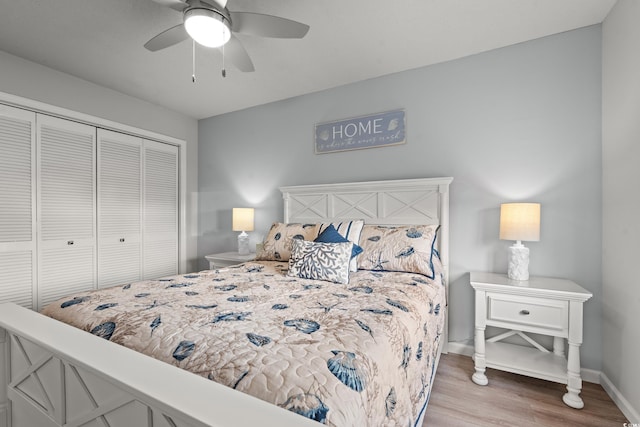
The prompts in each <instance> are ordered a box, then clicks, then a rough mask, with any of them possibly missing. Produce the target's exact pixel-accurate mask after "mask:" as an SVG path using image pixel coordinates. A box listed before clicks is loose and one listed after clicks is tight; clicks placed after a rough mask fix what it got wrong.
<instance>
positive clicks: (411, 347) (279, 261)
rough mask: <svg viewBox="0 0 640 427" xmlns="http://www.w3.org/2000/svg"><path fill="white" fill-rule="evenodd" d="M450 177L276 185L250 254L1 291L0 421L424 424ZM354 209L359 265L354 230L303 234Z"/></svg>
mask: <svg viewBox="0 0 640 427" xmlns="http://www.w3.org/2000/svg"><path fill="white" fill-rule="evenodd" d="M450 182H451V179H450V178H437V179H418V180H400V181H378V182H367V183H347V184H332V185H312V186H295V187H283V188H281V191H282V193H283V197H284V202H285V204H284V221H283V222H282V223H276V224H274V226H273V227H272V229H271V230H270V232H269V234H268V235H267V237H266V238H265V250H264V251H263V253H262V254H261V255H260V256H259V257H258V258H259V259H258V260H257V261H254V262H248V263H245V264H242V265H238V266H233V267H229V268H224V269H219V270H207V271H202V272H198V273H193V274H182V275H178V276H174V277H168V278H162V279H158V280H153V281H143V282H138V283H132V284H123V285H120V286H116V287H113V288H110V289H102V290H97V291H93V292H91V293H82V294H77V295H71V296H69V297H67V298H65V299H62V300H60V301H56V302H55V303H52V304H51V305H49V306H48V307H46V308H45V309H44V310H43V314H45V315H46V316H43V315H40V314H37V313H33V312H29V311H28V310H24V309H21V308H20V307H17V306H14V305H11V304H5V305H2V306H0V310H1V311H0V326H1V327H2V328H3V329H2V330H0V331H1V332H0V343H2V344H3V347H4V351H3V352H2V355H3V356H4V360H3V365H4V367H5V369H4V370H3V374H4V375H5V377H2V376H0V385H4V384H6V386H3V387H2V392H1V393H3V394H0V404H2V405H3V406H4V408H3V407H0V411H3V410H4V412H5V413H6V416H5V417H4V418H6V421H0V426H2V427H4V425H3V424H2V422H5V423H6V424H7V425H8V426H12V427H16V426H33V425H43V426H44V425H46V426H48V425H51V426H62V425H69V426H71V425H78V426H80V425H109V426H116V425H153V426H156V425H167V426H182V425H185V426H186V425H196V426H203V425H210V426H213V425H220V426H232V425H279V426H282V425H317V423H316V422H321V423H324V424H327V425H336V426H342V425H345V426H346V425H405V426H406V425H414V426H419V425H421V422H422V419H423V417H424V412H425V408H426V406H427V403H428V400H429V393H430V389H431V384H432V383H433V378H434V375H435V371H436V367H437V362H438V358H439V355H440V353H441V352H442V351H443V350H445V348H444V347H445V346H446V341H447V339H446V313H447V310H446V295H447V288H446V284H447V279H448V186H449V183H450ZM358 223H364V224H363V225H360V227H361V228H360V232H359V233H358V234H361V236H360V238H359V244H361V245H362V247H361V249H362V251H363V252H362V253H361V254H359V255H358V256H357V257H356V258H355V259H356V260H357V262H358V267H360V269H357V270H356V269H355V268H354V267H355V264H354V263H353V261H352V260H351V255H352V254H353V252H352V251H353V244H352V243H350V242H334V241H331V243H327V242H321V243H313V242H312V240H313V237H316V236H318V234H324V233H320V230H322V228H323V227H324V228H328V227H327V225H328V224H332V227H333V226H335V228H336V229H338V230H340V229H341V227H343V228H344V225H345V224H349V229H351V225H352V224H353V225H354V226H355V225H357V224H358ZM321 224H322V225H321ZM356 228H357V227H356ZM305 233H307V234H305ZM342 234H344V235H345V236H348V235H349V231H347V232H343V233H342ZM303 235H304V236H303ZM436 236H437V238H436ZM286 237H289V240H286ZM301 237H302V238H301ZM346 240H348V239H346ZM407 241H410V243H411V244H410V245H408V244H407ZM389 242H393V244H390V243H389ZM416 242H418V243H416ZM421 245H422V246H421ZM381 247H382V248H383V249H385V250H386V248H389V247H393V253H394V254H395V255H399V256H389V254H387V253H385V252H384V250H377V249H376V248H381ZM420 248H422V249H420ZM425 248H426V249H425ZM414 249H415V251H414ZM427 250H428V254H429V256H428V257H427V256H422V255H424V254H426V253H427V252H426V251H427ZM420 251H422V252H420ZM414 252H416V253H414ZM418 252H420V254H421V256H420V257H417V256H415V255H417V253H418ZM260 258H261V259H260ZM289 258H291V259H292V260H293V261H289ZM416 258H419V259H421V260H423V261H424V260H426V261H427V262H422V261H421V263H420V264H419V265H416V264H415V263H413V264H412V263H411V262H409V261H408V260H410V259H416ZM310 259H311V260H312V262H309V260H310ZM298 261H299V262H298ZM319 264H320V265H323V266H325V264H326V266H328V267H327V268H323V269H318V268H317V265H319ZM345 270H346V271H347V273H346V276H345ZM349 270H351V271H350V272H349ZM354 270H356V271H354ZM327 275H328V276H327ZM345 277H346V279H345ZM345 280H348V282H347V283H344V282H345ZM340 282H343V283H340ZM49 317H54V318H56V319H59V320H62V321H63V322H65V323H69V324H71V325H74V326H75V328H73V327H70V326H68V325H66V324H64V323H61V322H58V321H56V320H53V319H51V318H49ZM82 330H84V331H88V332H91V334H87V333H85V332H83V331H82ZM101 338H102V339H101ZM113 342H115V343H118V344H121V346H117V345H114V344H113ZM131 349H133V350H135V351H131ZM144 354H147V355H150V356H152V357H153V358H150V357H148V356H145V355H144ZM114 361H117V362H116V363H114ZM176 368H182V369H176ZM187 371H190V372H191V373H189V372H187ZM192 373H195V374H196V375H192ZM0 375H1V374H0ZM3 381H4V382H3ZM3 401H4V402H3ZM0 415H1V414H0ZM300 415H302V416H300ZM0 420H2V418H0Z"/></svg>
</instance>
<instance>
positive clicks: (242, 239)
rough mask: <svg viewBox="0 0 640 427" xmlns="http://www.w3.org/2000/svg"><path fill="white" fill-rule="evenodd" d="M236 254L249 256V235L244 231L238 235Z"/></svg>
mask: <svg viewBox="0 0 640 427" xmlns="http://www.w3.org/2000/svg"><path fill="white" fill-rule="evenodd" d="M238 253H239V254H240V255H249V254H250V253H251V248H250V247H249V235H248V234H247V233H245V232H244V231H243V232H242V233H240V234H239V235H238Z"/></svg>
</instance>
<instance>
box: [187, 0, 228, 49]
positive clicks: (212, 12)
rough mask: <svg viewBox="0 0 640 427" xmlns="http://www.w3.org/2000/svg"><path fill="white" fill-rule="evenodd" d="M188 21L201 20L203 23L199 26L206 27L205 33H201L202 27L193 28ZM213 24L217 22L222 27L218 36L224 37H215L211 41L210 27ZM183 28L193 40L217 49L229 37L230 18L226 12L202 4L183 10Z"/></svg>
mask: <svg viewBox="0 0 640 427" xmlns="http://www.w3.org/2000/svg"><path fill="white" fill-rule="evenodd" d="M198 3H199V2H198ZM190 20H191V21H192V22H193V20H203V21H204V22H202V23H200V24H201V25H203V26H206V31H205V32H204V33H203V32H202V31H203V30H204V28H202V27H200V28H194V26H193V25H192V22H190ZM215 22H219V23H220V25H222V27H220V28H221V32H220V33H219V34H224V37H222V36H221V37H218V36H217V35H216V36H215V37H214V38H213V39H212V38H211V37H210V36H211V35H212V32H211V28H210V27H211V25H212V24H214V23H215ZM184 26H185V29H186V30H187V33H189V35H190V36H191V37H192V38H193V39H194V40H196V41H197V42H198V43H200V44H202V45H204V46H207V47H219V46H221V45H223V44H225V43H226V42H227V41H228V40H229V38H230V37H231V17H230V16H229V13H228V12H227V10H226V9H222V10H219V9H217V8H215V7H213V6H205V5H204V4H202V3H200V4H197V5H194V6H191V7H188V8H186V9H185V10H184Z"/></svg>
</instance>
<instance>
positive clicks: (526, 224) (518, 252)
mask: <svg viewBox="0 0 640 427" xmlns="http://www.w3.org/2000/svg"><path fill="white" fill-rule="evenodd" d="M500 239H501V240H515V241H516V243H515V244H514V245H513V246H510V247H509V267H508V269H507V276H508V277H509V279H512V280H529V248H527V247H525V246H524V245H523V244H522V241H523V240H524V241H528V242H537V241H539V240H540V204H539V203H503V204H502V205H500Z"/></svg>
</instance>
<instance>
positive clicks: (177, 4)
mask: <svg viewBox="0 0 640 427" xmlns="http://www.w3.org/2000/svg"><path fill="white" fill-rule="evenodd" d="M153 1H154V2H156V3H158V4H161V5H163V6H167V7H170V8H171V9H173V10H177V11H178V12H182V11H183V10H184V9H185V8H186V7H187V6H188V4H187V3H186V2H184V1H182V0H153Z"/></svg>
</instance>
